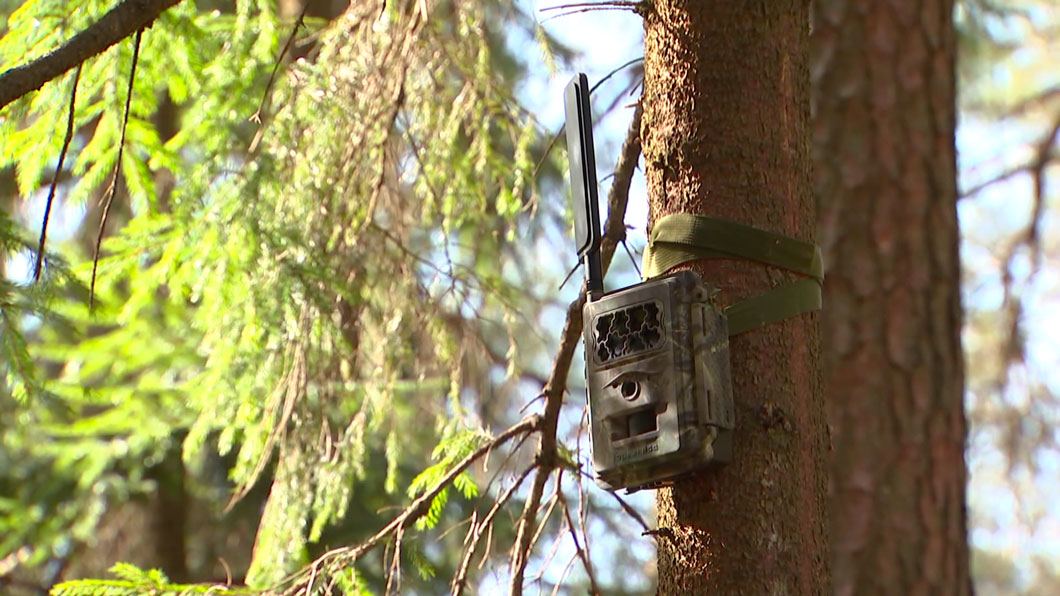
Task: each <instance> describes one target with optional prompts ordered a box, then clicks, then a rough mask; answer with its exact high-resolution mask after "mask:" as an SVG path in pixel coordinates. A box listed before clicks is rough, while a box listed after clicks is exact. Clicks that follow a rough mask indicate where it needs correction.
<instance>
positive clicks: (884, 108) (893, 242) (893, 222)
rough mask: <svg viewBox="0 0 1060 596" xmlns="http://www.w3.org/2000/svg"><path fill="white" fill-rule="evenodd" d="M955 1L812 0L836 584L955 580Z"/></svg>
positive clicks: (937, 588)
mask: <svg viewBox="0 0 1060 596" xmlns="http://www.w3.org/2000/svg"><path fill="white" fill-rule="evenodd" d="M954 54H955V37H954V30H953V1H952V0H907V1H903V2H879V1H878V0H816V1H815V3H814V35H813V56H814V61H813V80H814V81H813V82H814V85H815V97H816V114H815V115H816V118H815V120H814V141H815V147H816V163H815V170H816V174H817V176H816V187H817V195H818V200H819V208H820V212H819V213H820V233H821V240H822V242H821V244H822V245H823V249H824V251H825V263H826V264H827V266H828V273H827V278H826V280H825V299H824V300H825V305H826V307H825V311H824V313H823V314H822V338H823V339H822V341H823V345H824V346H826V349H825V351H824V354H823V363H824V369H825V379H826V387H827V401H828V405H829V410H828V412H829V423H830V426H831V428H832V441H833V444H834V452H833V455H832V468H831V471H832V487H831V488H832V490H831V503H830V504H831V519H832V535H833V536H832V558H831V563H832V574H833V578H834V586H835V594H837V595H841V596H850V595H855V594H856V595H857V596H871V595H874V594H955V595H960V594H969V593H971V580H970V576H969V569H968V547H967V541H966V530H965V523H966V522H965V517H966V516H965V501H964V490H965V481H966V476H967V473H966V468H965V462H964V443H965V433H966V431H965V419H964V411H963V404H962V396H963V371H962V358H961V345H960V323H961V306H960V289H959V285H958V283H959V264H958V252H957V241H958V231H957V213H956V200H957V183H956V160H955V151H954V127H955V122H956V108H955V73H954Z"/></svg>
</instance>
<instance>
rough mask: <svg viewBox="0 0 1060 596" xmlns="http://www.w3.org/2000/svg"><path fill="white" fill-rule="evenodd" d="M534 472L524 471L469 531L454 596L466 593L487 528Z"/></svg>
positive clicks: (456, 579) (532, 469)
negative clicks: (469, 574)
mask: <svg viewBox="0 0 1060 596" xmlns="http://www.w3.org/2000/svg"><path fill="white" fill-rule="evenodd" d="M524 436H525V435H524ZM533 471H534V466H533V465H531V466H529V467H528V468H526V469H525V470H523V472H522V474H520V475H519V477H518V478H516V479H515V481H514V482H512V484H511V486H509V487H508V489H507V490H505V491H504V493H503V494H502V495H501V496H500V498H498V499H497V501H496V502H495V503H494V504H493V507H491V508H490V510H489V513H487V514H486V517H484V518H482V522H481V523H478V524H473V527H472V528H470V529H469V530H468V533H469V537H468V541H467V546H466V547H465V548H464V556H463V558H462V559H461V560H460V567H459V568H458V569H457V572H456V575H455V576H454V577H453V583H452V590H453V596H461V595H462V594H463V593H464V588H465V587H466V586H467V574H468V571H469V570H470V568H471V559H473V558H475V551H476V550H478V545H479V543H480V542H481V541H482V535H483V533H484V532H485V530H486V529H487V528H490V527H492V525H493V518H494V517H496V516H497V512H499V511H500V510H501V507H503V506H504V504H505V503H507V502H508V500H509V499H511V498H512V495H514V494H515V491H517V490H519V487H520V486H522V485H523V481H525V480H526V478H527V476H529V475H530V472H533Z"/></svg>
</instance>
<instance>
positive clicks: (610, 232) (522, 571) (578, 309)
mask: <svg viewBox="0 0 1060 596" xmlns="http://www.w3.org/2000/svg"><path fill="white" fill-rule="evenodd" d="M641 113H642V110H641V105H640V103H638V104H637V107H636V110H635V111H634V112H633V122H632V123H631V124H630V127H629V131H628V132H627V133H626V139H625V142H623V144H622V151H621V153H620V154H619V159H618V164H617V165H616V166H615V182H614V184H612V185H611V190H610V191H608V195H607V204H608V214H607V223H605V224H604V238H603V242H602V246H601V248H600V250H601V255H600V261H601V265H602V266H603V270H604V271H605V272H606V271H607V268H608V267H609V266H610V264H611V259H612V257H613V256H614V254H615V247H616V246H617V245H618V243H619V242H621V241H622V240H624V239H625V237H626V224H625V218H626V203H627V201H628V199H629V185H630V182H631V180H632V178H633V170H634V169H635V167H636V164H637V159H638V158H639V157H640V151H641V143H640V121H641ZM584 305H585V292H584V291H583V292H582V294H581V296H580V297H579V298H578V299H577V300H575V301H574V302H572V303H571V305H570V307H569V308H568V309H567V323H566V325H565V326H564V328H563V333H562V335H561V336H560V337H561V340H560V345H559V350H558V351H557V353H556V358H555V359H554V360H553V362H552V373H551V374H550V375H549V379H548V384H547V385H545V389H544V391H543V392H542V393H543V394H544V396H545V413H544V415H543V417H542V421H541V427H540V428H541V442H540V446H539V448H538V456H537V463H538V466H539V467H538V471H537V475H536V476H535V477H534V483H533V485H532V486H531V489H530V496H529V498H528V499H527V501H526V505H525V507H524V508H523V513H522V516H521V518H520V519H519V525H518V530H517V532H516V542H515V545H514V547H513V549H512V581H511V585H510V587H509V593H510V594H512V596H520V595H521V594H522V593H523V578H524V577H525V575H526V565H527V563H528V562H529V559H530V551H531V546H532V536H531V529H532V528H533V527H534V526H535V525H536V524H535V518H536V516H537V510H538V508H539V507H540V506H541V497H542V496H543V493H544V489H545V482H546V481H547V480H548V477H549V476H550V475H551V474H552V471H553V470H554V469H555V467H556V466H557V463H558V462H557V444H556V430H557V426H558V423H559V412H560V407H561V406H562V405H563V394H564V393H565V392H566V385H567V374H568V373H569V372H570V365H571V360H572V359H573V358H574V351H575V349H576V348H577V346H578V340H579V338H580V336H581V331H582V307H583V306H584Z"/></svg>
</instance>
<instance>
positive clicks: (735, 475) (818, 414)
mask: <svg viewBox="0 0 1060 596" xmlns="http://www.w3.org/2000/svg"><path fill="white" fill-rule="evenodd" d="M645 31H646V34H645V46H646V47H645V82H644V99H643V102H644V119H643V125H642V129H641V131H642V139H643V143H644V160H645V173H646V176H647V180H648V193H649V201H650V208H651V219H652V221H655V220H657V219H658V218H660V217H662V216H664V215H667V214H670V213H675V212H690V213H701V214H707V215H711V216H717V217H721V218H725V219H729V220H734V221H737V222H740V223H744V224H749V225H752V226H755V227H758V228H761V229H764V230H769V231H774V232H779V233H782V234H786V235H788V236H791V237H794V238H797V239H800V240H804V241H813V240H814V234H815V223H814V218H815V207H814V199H813V194H812V176H811V172H810V150H809V100H810V95H809V94H810V87H809V73H808V66H807V63H808V57H807V56H808V51H809V39H808V36H809V6H808V0H741V1H739V2H735V1H733V0H657V1H655V2H653V3H652V8H651V10H649V11H647V13H646V14H645ZM694 268H695V269H696V270H698V271H699V272H700V273H701V274H703V275H704V278H705V279H708V280H711V281H713V282H714V283H716V284H718V285H720V286H721V288H722V299H723V301H724V302H732V301H735V300H739V299H741V298H744V297H748V296H752V295H756V294H760V293H762V292H764V291H766V290H768V289H769V288H771V287H774V286H776V285H779V284H783V283H789V282H791V281H794V279H795V276H794V274H790V273H787V272H785V271H781V270H779V269H772V268H769V267H766V266H763V265H759V264H755V263H751V262H748V261H736V260H712V261H700V262H697V263H695V265H694ZM817 318H818V315H817V314H816V313H814V314H809V315H801V316H798V317H793V318H790V319H787V320H785V321H782V322H780V323H774V324H771V325H767V326H766V327H764V328H761V329H758V330H755V331H750V332H748V333H745V334H742V335H739V336H736V337H734V338H733V340H732V343H731V348H732V372H733V381H734V389H735V399H736V434H735V456H734V461H733V463H731V464H729V465H727V466H725V467H722V468H719V469H716V470H707V471H704V472H702V473H699V474H697V475H695V476H693V477H692V478H690V479H688V480H684V481H680V482H678V483H677V484H676V485H675V486H674V487H673V488H672V489H664V490H660V491H659V494H658V511H659V521H658V523H659V528H660V530H659V534H658V549H659V593H660V594H708V593H709V594H723V595H725V596H741V595H747V596H752V595H753V596H761V595H763V594H790V595H796V594H801V595H810V594H824V593H826V592H827V590H828V570H827V553H828V542H827V532H826V523H825V504H826V503H825V501H826V499H825V497H826V478H825V461H826V450H827V437H826V434H825V433H826V427H825V418H824V406H823V403H824V402H823V396H822V387H821V376H820V372H819V369H818V359H819V335H818V324H817Z"/></svg>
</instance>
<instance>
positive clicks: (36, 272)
mask: <svg viewBox="0 0 1060 596" xmlns="http://www.w3.org/2000/svg"><path fill="white" fill-rule="evenodd" d="M80 81H81V65H78V66H77V70H76V71H74V82H73V85H71V86H70V109H69V110H68V111H67V114H66V136H65V137H63V148H62V149H60V150H59V163H58V164H56V165H55V175H54V176H52V184H51V186H50V187H49V188H48V201H47V202H46V203H45V204H44V217H42V218H41V223H40V241H39V242H38V243H37V264H36V265H35V266H34V268H33V281H34V282H38V281H40V272H41V267H43V265H44V244H45V242H47V240H48V218H49V217H50V216H51V212H52V201H54V200H55V189H56V187H57V186H59V175H60V174H61V173H62V171H63V162H65V161H66V152H67V150H69V149H70V141H71V140H73V138H74V106H75V105H76V104H77V84H78V82H80Z"/></svg>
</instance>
